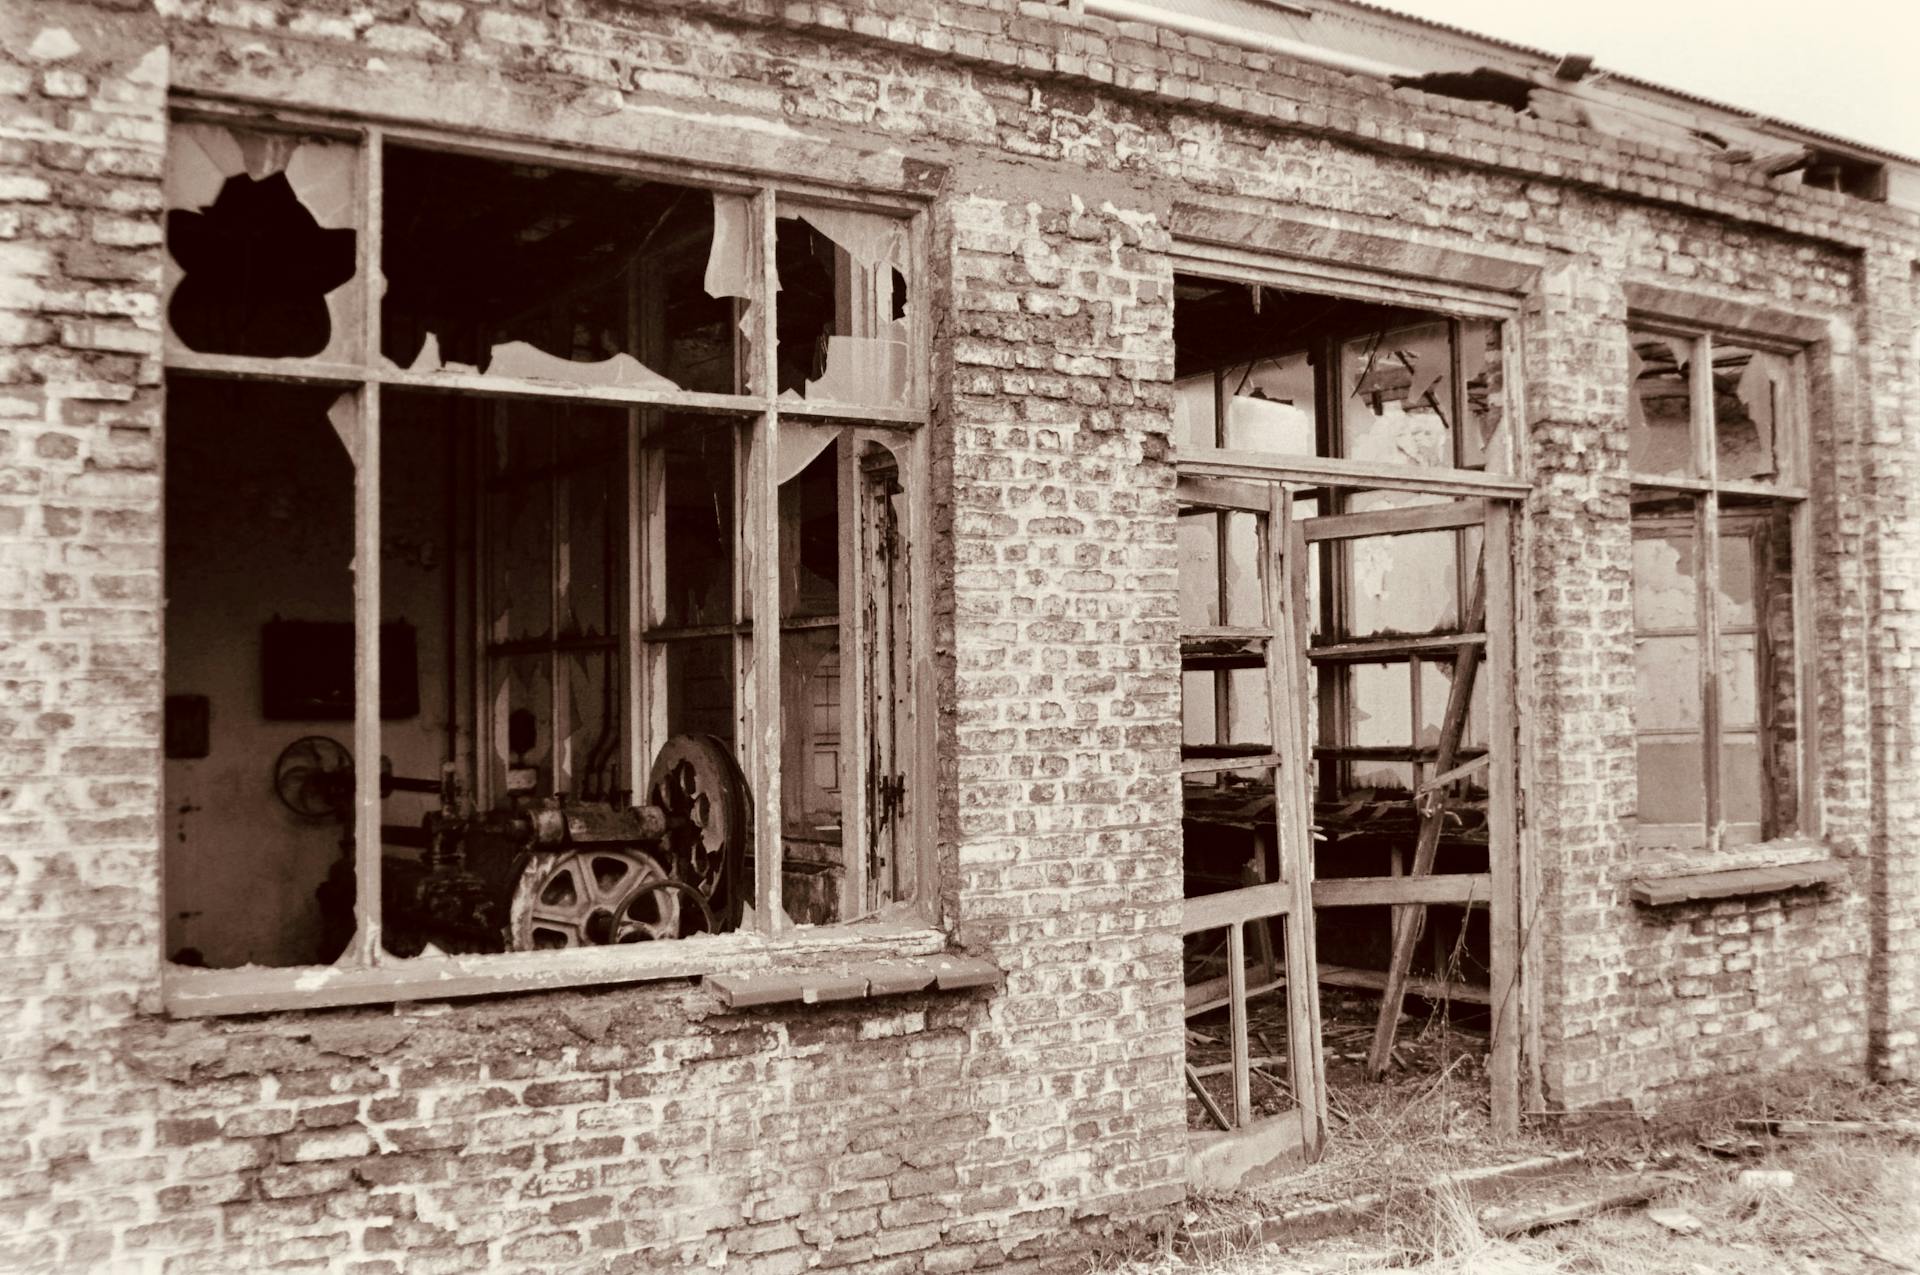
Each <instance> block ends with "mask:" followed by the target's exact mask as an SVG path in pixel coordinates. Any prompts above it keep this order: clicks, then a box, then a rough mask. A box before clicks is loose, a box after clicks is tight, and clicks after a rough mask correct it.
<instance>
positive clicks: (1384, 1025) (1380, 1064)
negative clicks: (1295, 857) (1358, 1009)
mask: <svg viewBox="0 0 1920 1275" xmlns="http://www.w3.org/2000/svg"><path fill="white" fill-rule="evenodd" d="M1485 562H1486V545H1485V542H1484V541H1483V542H1482V544H1481V569H1480V571H1479V572H1478V573H1477V578H1476V580H1475V582H1474V589H1473V600H1472V601H1471V603H1469V604H1468V607H1467V627H1468V628H1469V629H1478V628H1480V627H1482V626H1483V625H1485V623H1486V618H1487V597H1486V566H1485ZM1480 655H1481V651H1480V646H1479V645H1478V644H1467V643H1462V644H1461V646H1460V648H1459V650H1458V651H1457V652H1456V653H1455V655H1454V660H1453V683H1452V685H1451V686H1450V687H1448V689H1447V711H1446V715H1445V716H1444V717H1443V718H1442V720H1441V723H1440V747H1439V750H1438V752H1437V753H1436V754H1435V759H1434V769H1435V770H1438V771H1448V770H1451V769H1453V767H1454V765H1455V764H1456V757H1455V754H1456V753H1457V752H1458V750H1459V747H1460V738H1461V736H1462V735H1463V734H1464V733H1465V732H1466V728H1467V717H1468V713H1469V711H1470V709H1471V707H1472V704H1473V683H1474V677H1475V674H1476V673H1477V672H1478V671H1479V668H1480ZM1427 801H1428V805H1427V807H1426V809H1425V811H1424V812H1423V813H1422V815H1421V817H1420V832H1419V835H1418V837H1417V838H1416V839H1415V842H1414V848H1413V863H1412V864H1411V865H1410V874H1409V875H1411V876H1416V877H1419V876H1428V875H1430V874H1431V873H1432V872H1433V863H1434V858H1435V856H1436V855H1437V853H1438V851H1439V848H1440V831H1441V828H1442V826H1443V825H1444V823H1445V819H1444V818H1443V815H1444V812H1445V809H1446V800H1445V796H1444V794H1439V793H1436V794H1434V795H1432V796H1430V797H1429V798H1428V799H1427ZM1415 906H1419V905H1415ZM1402 915H1404V916H1407V917H1408V918H1409V919H1408V920H1407V921H1405V922H1403V923H1402V925H1401V927H1400V928H1399V929H1398V930H1397V931H1396V932H1395V933H1394V937H1393V954H1392V956H1391V957H1390V958H1389V960H1388V962H1387V986H1386V990H1385V992H1384V994H1383V995H1382V996H1381V1000H1380V1017H1379V1018H1378V1019H1377V1020H1375V1022H1374V1028H1373V1047H1372V1048H1371V1049H1370V1050H1369V1051H1368V1054H1367V1075H1368V1076H1369V1077H1370V1078H1371V1079H1374V1080H1378V1079H1380V1078H1381V1077H1383V1076H1385V1075H1386V1074H1387V1068H1388V1067H1389V1066H1391V1065H1392V1063H1393V1040H1394V1036H1395V1035H1396V1034H1397V1033H1398V1031H1399V1028H1400V1005H1401V1001H1402V1000H1403V999H1404V997H1405V994H1406V981H1407V972H1408V970H1409V968H1410V967H1411V966H1412V964H1413V947H1414V944H1415V943H1416V942H1418V941H1419V938H1420V922H1421V921H1422V920H1423V919H1424V918H1425V916H1426V913H1425V910H1424V909H1422V910H1420V911H1416V912H1410V913H1403V914H1402Z"/></svg>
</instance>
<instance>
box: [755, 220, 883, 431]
mask: <svg viewBox="0 0 1920 1275" xmlns="http://www.w3.org/2000/svg"><path fill="white" fill-rule="evenodd" d="M775 230H776V234H775V240H776V242H775V261H776V269H777V270H778V272H779V294H778V297H777V299H776V300H775V302H774V313H775V315H776V316H777V318H778V325H779V333H778V338H777V339H778V345H779V348H778V356H779V378H780V383H779V386H778V387H777V388H778V389H779V391H780V392H781V393H782V394H793V395H797V396H798V397H801V398H806V399H816V400H822V399H823V400H828V401H831V402H838V403H870V404H883V405H884V404H893V405H898V404H901V403H904V402H905V401H906V399H907V383H908V379H909V375H910V371H909V359H908V357H907V348H908V342H907V305H908V298H909V295H910V291H911V288H912V280H910V279H909V278H908V274H907V272H908V270H909V268H910V266H909V250H908V236H907V222H906V221H905V220H903V219H902V218H899V217H889V216H883V215H882V214H880V213H873V212H861V211H857V210H853V209H845V208H807V207H801V206H798V205H794V204H791V203H789V202H788V201H786V200H782V201H781V204H780V216H779V218H778V221H777V223H776V227H775Z"/></svg>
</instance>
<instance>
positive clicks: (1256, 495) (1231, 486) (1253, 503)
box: [1174, 472, 1268, 513]
mask: <svg viewBox="0 0 1920 1275" xmlns="http://www.w3.org/2000/svg"><path fill="white" fill-rule="evenodd" d="M1267 486H1268V485H1267V484H1266V483H1258V482H1249V481H1246V480H1245V479H1239V478H1203V477H1201V476H1200V475H1198V474H1189V473H1185V472H1182V473H1181V474H1180V476H1179V479H1178V480H1177V482H1176V484H1175V486H1174V499H1175V500H1177V501H1179V502H1180V507H1181V510H1182V511H1183V512H1184V511H1185V510H1188V509H1194V510H1202V509H1219V510H1235V511H1240V512H1244V513H1265V512H1266V509H1267Z"/></svg>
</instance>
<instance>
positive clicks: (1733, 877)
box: [1627, 859, 1847, 907]
mask: <svg viewBox="0 0 1920 1275" xmlns="http://www.w3.org/2000/svg"><path fill="white" fill-rule="evenodd" d="M1846 879H1847V868H1846V865H1845V864H1843V863H1838V862H1835V861H1833V860H1831V859H1829V860H1822V861H1820V862H1817V863H1792V864H1781V865H1776V866H1773V867H1764V868H1729V869H1723V870H1721V871H1717V872H1688V873H1682V874H1676V875H1673V876H1663V877H1636V878H1634V879H1633V880H1632V881H1631V882H1629V883H1628V885H1627V896H1628V897H1629V898H1631V899H1632V900H1633V901H1634V902H1635V903H1639V904H1642V905H1644V906H1647V907H1665V906H1667V905H1669V904H1674V903H1687V902H1691V901H1694V900H1699V899H1730V898H1738V897H1741V896H1744V895H1754V894H1774V893H1778V892H1781V891H1785V890H1814V889H1820V888H1822V887H1825V886H1830V885H1836V884H1838V883H1840V882H1842V881H1845V880H1846Z"/></svg>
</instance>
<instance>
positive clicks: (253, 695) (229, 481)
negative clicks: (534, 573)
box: [162, 380, 451, 967]
mask: <svg viewBox="0 0 1920 1275" xmlns="http://www.w3.org/2000/svg"><path fill="white" fill-rule="evenodd" d="M326 407H327V398H326V396H325V395H324V394H320V395H316V394H314V393H311V392H306V391H300V390H294V389H264V388H259V387H246V386H241V387H234V386H230V385H215V384H214V383H210V382H204V381H201V382H195V381H191V380H182V381H177V382H176V383H175V384H173V385H172V386H171V387H170V389H169V410H168V414H167V429H166V434H167V443H166V447H167V457H166V459H167V474H168V483H167V550H166V597H167V610H166V693H167V694H168V695H204V696H206V697H207V699H208V702H209V710H210V711H209V720H210V729H209V735H208V742H209V750H208V754H207V756H205V757H203V758H197V759H172V758H170V759H168V760H167V762H166V767H165V777H164V789H163V806H162V810H163V816H164V827H163V832H164V838H165V846H166V951H167V953H168V954H169V955H170V956H172V957H174V958H175V959H183V958H184V959H186V960H188V961H192V962H195V963H205V964H207V965H212V966H219V967H225V966H234V965H243V964H248V963H257V964H266V965H288V964H300V963H302V962H306V961H310V960H314V959H317V953H318V947H319V943H320V912H319V907H318V903H317V900H316V899H315V896H314V890H315V888H316V887H318V886H319V885H320V883H321V882H322V881H323V880H324V879H325V878H326V875H327V872H328V869H329V868H330V867H331V866H332V864H333V863H334V862H335V860H336V859H338V858H339V856H340V854H341V849H340V836H341V827H340V825H339V824H338V823H337V822H335V821H334V820H332V819H330V818H321V819H307V818H303V817H301V816H299V815H296V814H295V813H293V812H292V811H291V810H289V809H287V807H286V806H285V805H283V804H282V803H281V801H280V800H279V798H278V797H277V796H276V795H275V792H274V787H273V767H274V762H275V760H276V759H277V758H278V757H279V756H280V753H281V750H283V749H284V748H286V746H287V745H288V744H290V743H292V742H293V741H294V740H296V739H299V738H300V737H302V736H305V735H325V736H327V737H329V738H332V739H334V740H336V741H338V742H340V743H341V744H343V745H346V746H348V748H349V750H350V748H351V743H352V737H353V725H352V723H351V722H346V721H269V720H267V718H266V717H265V715H264V713H263V710H262V684H261V674H260V634H261V626H262V625H264V624H265V623H266V622H268V621H269V620H273V619H276V618H278V619H283V620H321V621H350V620H351V619H352V618H353V594H352V587H353V585H352V575H351V571H350V568H349V563H350V559H351V556H352V541H353V523H352V509H353V504H352V492H353V486H352V484H353V467H352V463H351V461H350V459H349V457H348V454H347V449H346V447H345V445H344V444H343V443H342V442H341V440H340V439H339V437H338V436H337V435H336V434H335V431H334V428H333V426H332V424H331V423H330V422H329V420H328V419H327V416H326V414H325V411H326ZM383 450H384V456H383V461H384V465H385V467H386V468H387V469H388V471H389V472H392V473H399V474H406V475H409V479H408V482H407V484H406V494H405V497H404V499H403V500H397V499H395V498H394V497H393V496H391V495H390V496H389V498H388V500H387V501H386V502H385V504H386V509H385V511H384V522H385V528H384V535H383V545H382V549H383V552H382V555H381V570H382V576H383V580H384V586H385V587H384V588H383V593H384V594H385V597H386V605H385V607H384V608H383V612H384V614H383V616H382V619H383V621H386V620H398V619H404V620H406V621H408V622H410V623H411V624H413V625H414V626H415V629H416V630H417V633H416V640H417V642H418V651H419V670H420V712H419V714H418V715H417V716H415V717H413V718H410V719H406V720H402V721H391V722H387V723H386V724H385V730H384V732H383V740H384V747H385V748H386V750H387V751H388V752H389V753H390V754H391V755H392V756H393V760H394V764H395V768H396V771H397V772H399V773H406V774H414V773H427V774H436V773H437V772H438V766H439V758H440V754H441V750H442V741H443V738H444V735H443V732H444V730H445V723H446V695H445V693H444V689H443V686H442V681H441V677H440V675H439V672H438V670H439V669H440V668H441V667H442V660H443V658H444V657H443V651H444V640H443V636H442V631H443V629H444V623H443V621H442V615H443V598H444V588H445V584H444V577H443V575H442V573H443V572H444V571H446V570H447V569H448V567H447V563H448V561H449V559H450V557H451V555H449V554H447V553H446V552H444V551H443V550H444V546H440V545H438V544H437V543H436V538H437V537H439V536H440V535H441V534H442V532H441V530H440V529H441V528H442V527H444V499H445V484H444V478H443V477H442V475H443V467H442V464H441V462H440V461H439V460H438V459H437V456H436V453H435V450H434V438H433V436H432V435H431V434H429V433H427V432H425V431H417V430H416V431H408V430H404V429H393V430H389V431H388V432H387V435H386V439H385V445H384V449H383ZM388 487H389V491H390V492H391V491H392V490H393V489H394V485H393V484H389V485H388ZM428 563H432V564H435V565H434V566H431V567H429V566H428V565H427V564H428ZM389 804H390V805H391V804H393V803H389ZM417 817H418V815H417V813H415V814H413V815H412V818H416V819H417ZM188 949H191V951H189V950H188ZM195 953H197V957H196V956H195Z"/></svg>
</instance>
